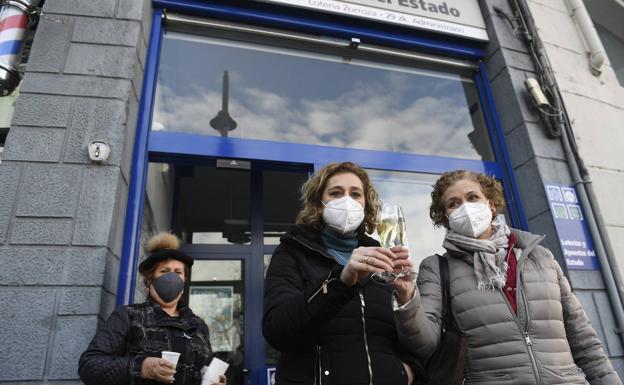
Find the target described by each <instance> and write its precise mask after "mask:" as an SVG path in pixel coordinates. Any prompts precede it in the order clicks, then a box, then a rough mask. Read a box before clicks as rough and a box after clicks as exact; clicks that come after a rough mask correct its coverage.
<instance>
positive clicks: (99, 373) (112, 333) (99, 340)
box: [78, 307, 145, 385]
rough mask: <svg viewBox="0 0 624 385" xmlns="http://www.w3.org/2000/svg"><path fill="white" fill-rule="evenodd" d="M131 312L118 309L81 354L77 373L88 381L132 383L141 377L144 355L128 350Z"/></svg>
mask: <svg viewBox="0 0 624 385" xmlns="http://www.w3.org/2000/svg"><path fill="white" fill-rule="evenodd" d="M129 330H130V322H129V317H128V312H127V310H126V309H125V308H123V307H122V308H118V309H116V310H115V311H114V312H113V313H112V314H111V315H110V317H109V318H108V319H107V320H106V322H104V324H103V325H102V327H101V328H100V329H99V330H98V331H97V333H96V334H95V336H94V337H93V340H91V343H90V344H89V346H88V347H87V350H85V352H84V353H82V355H81V356H80V362H79V364H78V374H79V375H80V379H81V380H82V381H83V382H84V383H85V384H86V385H108V384H111V385H112V384H132V383H134V382H135V379H137V378H139V376H140V372H141V364H142V362H143V359H145V357H144V356H130V355H128V354H126V340H127V337H128V333H129Z"/></svg>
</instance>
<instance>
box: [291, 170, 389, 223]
mask: <svg viewBox="0 0 624 385" xmlns="http://www.w3.org/2000/svg"><path fill="white" fill-rule="evenodd" d="M349 173H350V174H354V175H355V176H357V177H358V178H359V179H360V181H362V186H363V188H364V198H365V201H366V205H365V207H364V220H363V221H362V224H361V225H360V227H359V228H358V230H357V232H358V233H359V234H363V233H364V232H368V233H369V234H370V233H373V232H374V231H375V228H376V226H377V216H378V213H379V206H380V202H379V195H378V194H377V191H375V188H374V187H373V184H372V183H371V181H370V178H369V177H368V174H367V173H366V171H364V169H363V168H362V167H360V166H358V165H357V164H355V163H353V162H342V163H330V164H328V165H326V166H325V167H323V168H322V169H320V170H319V171H317V172H316V173H314V175H312V176H311V177H310V179H308V180H307V181H306V182H305V183H304V184H303V186H302V187H301V202H302V205H303V207H302V208H301V211H300V212H299V215H297V224H305V225H310V226H312V227H313V228H315V229H317V230H320V229H321V228H323V225H324V222H323V204H322V203H321V200H322V199H323V191H325V188H326V187H327V181H328V180H329V178H331V177H333V176H334V175H337V174H349Z"/></svg>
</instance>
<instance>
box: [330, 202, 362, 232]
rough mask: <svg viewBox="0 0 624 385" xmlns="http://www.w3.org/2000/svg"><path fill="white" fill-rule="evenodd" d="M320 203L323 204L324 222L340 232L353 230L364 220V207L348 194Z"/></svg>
mask: <svg viewBox="0 0 624 385" xmlns="http://www.w3.org/2000/svg"><path fill="white" fill-rule="evenodd" d="M321 203H323V206H325V209H323V220H324V221H325V224H326V225H327V227H329V228H331V229H333V230H335V231H337V232H339V233H341V234H347V233H351V232H353V231H355V230H356V229H357V228H358V227H360V225H361V224H362V221H363V220H364V207H362V205H361V204H360V203H359V202H358V201H356V200H355V199H353V198H351V197H350V196H343V197H342V198H338V199H334V200H331V201H329V202H328V203H325V202H323V201H321Z"/></svg>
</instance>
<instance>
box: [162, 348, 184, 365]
mask: <svg viewBox="0 0 624 385" xmlns="http://www.w3.org/2000/svg"><path fill="white" fill-rule="evenodd" d="M161 354H162V356H161V357H162V358H163V359H164V360H167V361H169V362H171V363H172V364H173V366H174V367H176V366H178V360H179V359H180V353H178V352H170V351H167V350H165V351H163V352H161Z"/></svg>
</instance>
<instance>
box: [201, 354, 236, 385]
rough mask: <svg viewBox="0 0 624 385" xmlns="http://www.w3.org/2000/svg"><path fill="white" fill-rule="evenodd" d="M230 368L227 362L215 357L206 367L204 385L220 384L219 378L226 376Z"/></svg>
mask: <svg viewBox="0 0 624 385" xmlns="http://www.w3.org/2000/svg"><path fill="white" fill-rule="evenodd" d="M229 366H230V364H228V363H227V362H225V361H221V360H220V359H218V358H217V357H213V358H212V361H210V365H208V366H207V367H206V372H205V373H204V376H203V378H202V385H212V384H217V383H219V376H220V375H224V374H225V371H226V370H227V368H228V367H229Z"/></svg>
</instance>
